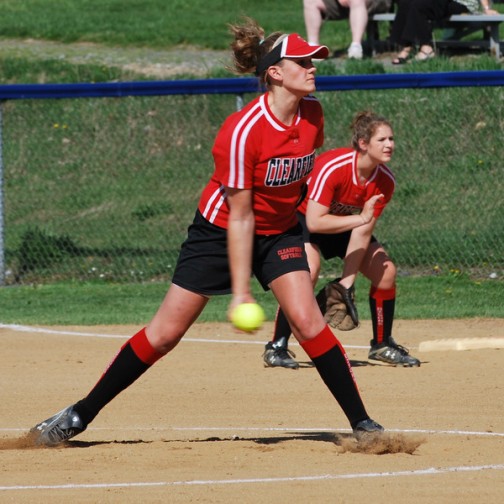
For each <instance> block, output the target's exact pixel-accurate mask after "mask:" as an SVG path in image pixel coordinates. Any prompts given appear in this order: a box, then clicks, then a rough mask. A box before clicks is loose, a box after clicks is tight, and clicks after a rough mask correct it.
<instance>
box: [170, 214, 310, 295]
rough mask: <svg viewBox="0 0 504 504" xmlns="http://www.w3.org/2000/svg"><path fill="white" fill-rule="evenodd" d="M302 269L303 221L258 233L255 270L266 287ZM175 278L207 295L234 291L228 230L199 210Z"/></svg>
mask: <svg viewBox="0 0 504 504" xmlns="http://www.w3.org/2000/svg"><path fill="white" fill-rule="evenodd" d="M300 270H304V271H309V267H308V260H307V258H306V253H305V249H304V241H303V230H302V227H301V225H300V224H298V225H297V226H295V227H294V228H292V229H289V230H288V231H286V232H285V233H281V234H278V235H271V236H262V235H256V236H255V239H254V252H253V263H252V271H253V273H254V275H255V277H256V278H257V280H258V281H259V283H260V284H261V286H262V287H263V289H264V290H268V289H269V287H268V285H269V284H270V283H271V282H272V281H273V280H274V279H275V278H278V277H279V276H282V275H284V274H286V273H289V272H291V271H300ZM172 282H173V283H174V284H176V285H178V286H180V287H183V288H184V289H187V290H190V291H192V292H197V293H198V294H203V295H205V296H212V295H219V294H229V293H230V292H231V273H230V271H229V259H228V253H227V230H226V229H223V228H221V227H218V226H215V225H214V224H211V223H210V222H208V221H207V220H206V219H205V218H204V217H203V216H202V215H201V213H200V212H199V211H197V212H196V215H195V217H194V220H193V223H192V224H191V225H190V226H189V229H188V235H187V239H186V240H185V242H184V243H183V244H182V248H181V250H180V254H179V258H178V261H177V265H176V267H175V272H174V274H173V279H172Z"/></svg>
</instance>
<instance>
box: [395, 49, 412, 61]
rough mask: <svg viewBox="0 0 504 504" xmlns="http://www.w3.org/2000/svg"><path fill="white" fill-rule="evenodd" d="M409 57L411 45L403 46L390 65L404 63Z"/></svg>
mask: <svg viewBox="0 0 504 504" xmlns="http://www.w3.org/2000/svg"><path fill="white" fill-rule="evenodd" d="M410 58H411V47H405V48H404V49H403V50H402V51H401V52H400V53H399V54H398V55H397V56H396V57H395V58H394V59H393V60H392V65H404V64H405V63H407V61H408V60H409V59H410Z"/></svg>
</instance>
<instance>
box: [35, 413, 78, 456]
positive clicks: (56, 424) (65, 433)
mask: <svg viewBox="0 0 504 504" xmlns="http://www.w3.org/2000/svg"><path fill="white" fill-rule="evenodd" d="M86 427H87V425H85V424H84V422H83V421H82V419H81V417H80V416H79V414H78V413H77V411H75V409H74V405H73V404H72V405H71V406H68V407H67V408H65V409H64V410H61V411H60V412H59V413H56V415H54V416H52V417H51V418H48V419H47V420H44V421H43V422H40V423H39V424H37V425H36V426H35V427H33V428H32V429H31V430H30V434H31V435H32V436H33V442H34V443H35V444H36V445H42V446H56V445H58V444H60V443H63V442H64V441H67V440H68V439H70V438H73V437H74V436H77V434H80V433H81V432H83V431H84V430H86Z"/></svg>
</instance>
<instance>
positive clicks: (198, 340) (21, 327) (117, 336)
mask: <svg viewBox="0 0 504 504" xmlns="http://www.w3.org/2000/svg"><path fill="white" fill-rule="evenodd" d="M0 329H9V330H11V331H19V332H27V333H43V334H55V335H61V336H75V337H83V338H112V339H127V338H129V337H131V336H132V335H131V334H129V335H123V334H100V333H92V332H79V331H68V330H61V329H49V328H45V327H33V326H25V325H19V324H3V323H0ZM184 341H185V342H191V343H225V344H229V343H237V344H240V345H263V346H264V344H265V343H266V342H265V341H252V340H249V339H247V340H241V339H240V340H236V339H234V340H231V339H226V340H222V339H209V338H189V337H187V336H184V337H183V338H182V342H184ZM290 344H291V345H298V343H297V341H295V340H293V341H292V343H290ZM344 347H345V348H354V349H369V345H366V346H361V345H344Z"/></svg>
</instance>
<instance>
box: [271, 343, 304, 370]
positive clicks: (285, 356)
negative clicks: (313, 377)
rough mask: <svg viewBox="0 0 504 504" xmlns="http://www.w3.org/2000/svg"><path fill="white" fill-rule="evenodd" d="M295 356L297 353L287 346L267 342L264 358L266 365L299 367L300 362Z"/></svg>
mask: <svg viewBox="0 0 504 504" xmlns="http://www.w3.org/2000/svg"><path fill="white" fill-rule="evenodd" d="M293 357H296V354H295V353H294V352H293V351H292V350H289V349H288V348H287V347H286V346H278V347H277V346H275V344H274V343H272V342H269V343H267V344H266V347H265V350H264V353H263V359H264V364H265V366H266V367H284V368H289V369H298V368H299V363H298V362H296V361H295V360H294V359H293Z"/></svg>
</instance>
